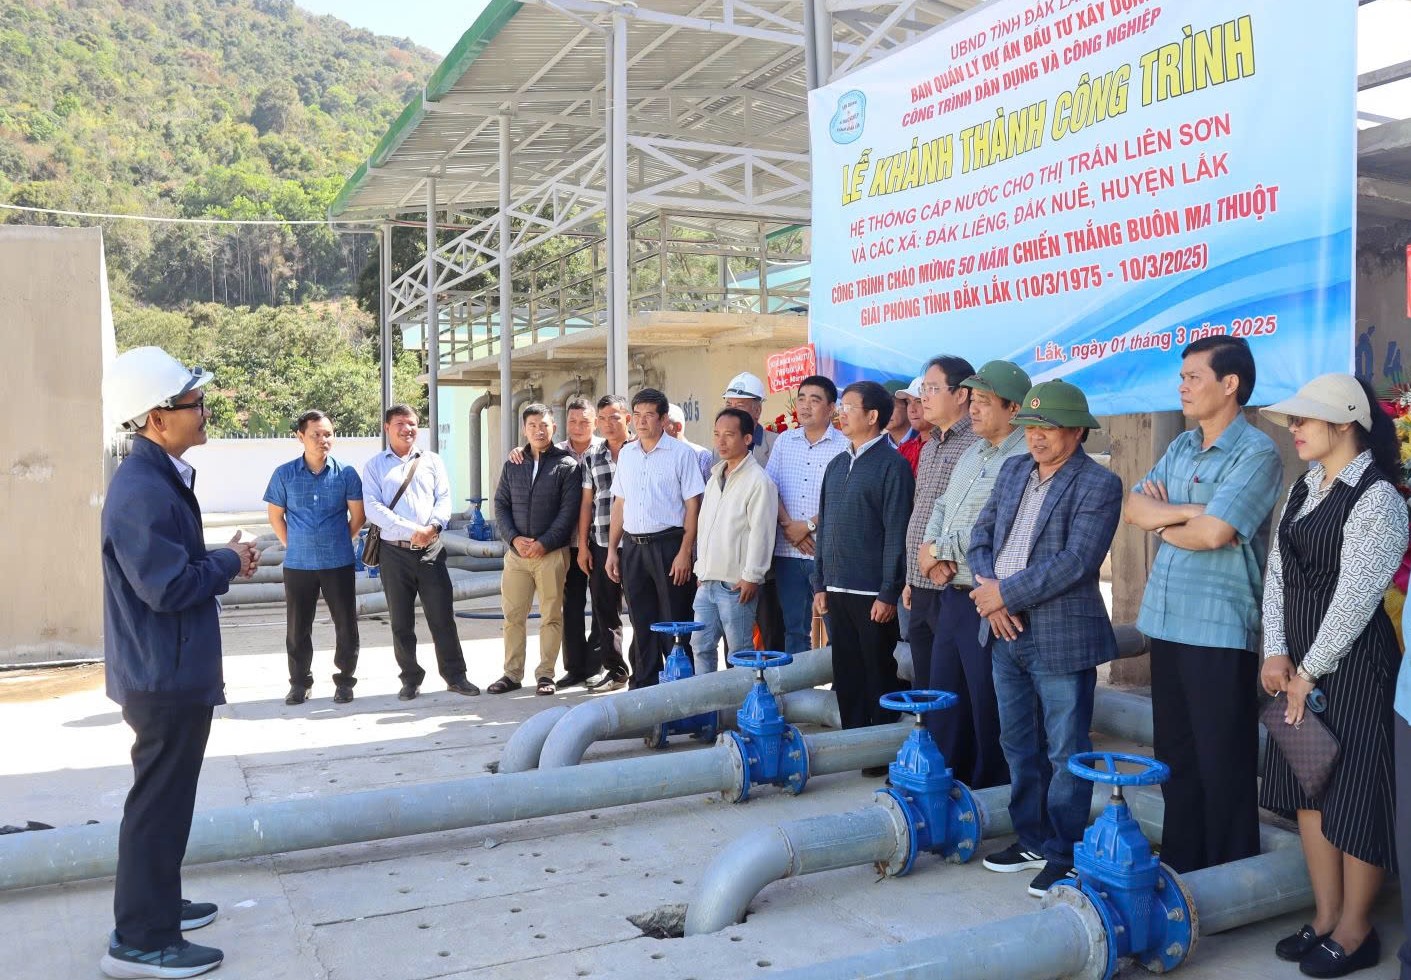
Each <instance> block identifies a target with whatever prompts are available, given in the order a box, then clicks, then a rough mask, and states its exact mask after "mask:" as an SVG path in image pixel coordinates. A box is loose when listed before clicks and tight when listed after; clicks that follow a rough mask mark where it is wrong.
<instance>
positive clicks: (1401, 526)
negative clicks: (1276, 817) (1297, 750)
mask: <svg viewBox="0 0 1411 980" xmlns="http://www.w3.org/2000/svg"><path fill="white" fill-rule="evenodd" d="M1262 411H1263V414H1264V415H1265V416H1266V417H1267V418H1269V419H1270V420H1272V421H1273V422H1276V423H1278V424H1280V425H1286V426H1288V429H1289V432H1290V433H1292V434H1293V441H1294V449H1295V450H1296V451H1297V452H1298V457H1299V459H1302V460H1304V461H1305V462H1307V463H1309V464H1310V465H1309V470H1308V473H1307V475H1306V476H1304V477H1303V478H1302V479H1300V480H1298V481H1296V482H1295V483H1294V485H1293V487H1292V489H1291V490H1290V491H1289V496H1288V502H1287V504H1286V505H1285V507H1284V511H1283V516H1282V517H1281V518H1280V520H1279V526H1278V532H1277V535H1276V536H1275V539H1274V542H1273V546H1272V548H1271V549H1270V552H1269V565H1268V572H1267V575H1266V578H1265V586H1264V667H1263V670H1262V672H1261V676H1260V681H1261V683H1262V684H1263V686H1264V689H1265V690H1266V691H1267V692H1268V693H1269V694H1272V695H1274V696H1276V697H1277V696H1280V695H1282V696H1283V697H1285V698H1286V700H1287V707H1286V711H1285V715H1284V723H1285V724H1289V725H1298V724H1301V723H1302V721H1303V717H1304V712H1305V711H1307V710H1308V696H1309V694H1310V693H1311V692H1312V691H1313V690H1314V689H1315V688H1316V689H1318V690H1320V691H1321V692H1322V694H1323V695H1324V696H1325V698H1326V702H1327V707H1326V708H1325V709H1324V710H1323V712H1322V714H1321V715H1320V719H1321V721H1322V722H1323V724H1324V725H1326V726H1327V728H1328V730H1329V731H1330V732H1332V734H1333V736H1334V737H1336V739H1337V740H1338V743H1339V745H1340V746H1341V749H1342V753H1341V758H1340V759H1339V761H1338V764H1337V767H1336V769H1335V770H1334V771H1333V775H1332V778H1331V781H1330V782H1329V783H1328V786H1327V788H1326V789H1325V790H1324V791H1323V793H1322V795H1321V796H1320V797H1319V798H1317V799H1313V798H1311V797H1309V796H1308V795H1307V794H1306V793H1305V792H1304V791H1303V790H1302V788H1301V787H1300V785H1299V783H1298V780H1297V779H1296V778H1295V776H1294V772H1293V769H1292V768H1291V767H1290V765H1289V763H1288V762H1287V761H1286V759H1285V758H1284V756H1283V754H1282V753H1281V752H1280V750H1279V748H1278V745H1277V744H1276V743H1275V742H1274V740H1273V739H1270V741H1269V744H1268V748H1267V750H1266V754H1265V759H1264V779H1263V782H1262V785H1261V788H1260V793H1259V802H1260V805H1261V806H1264V807H1266V808H1268V809H1270V810H1273V811H1274V812H1276V813H1279V814H1282V815H1284V816H1286V817H1291V816H1294V815H1296V816H1297V819H1298V828H1299V832H1300V836H1301V837H1302V841H1303V852H1304V856H1305V858H1306V859H1307V861H1308V873H1309V877H1310V878H1311V879H1312V881H1313V895H1314V900H1315V903H1316V912H1315V915H1314V918H1313V921H1312V922H1310V923H1308V924H1307V925H1305V926H1304V927H1303V928H1302V929H1300V930H1299V931H1298V932H1296V933H1294V934H1293V935H1291V936H1288V937H1286V938H1285V939H1282V940H1280V941H1279V943H1278V944H1277V945H1276V946H1275V948H1274V952H1275V954H1276V955H1277V956H1278V957H1279V958H1280V959H1285V960H1291V961H1297V962H1298V963H1299V969H1300V970H1301V971H1302V972H1303V973H1304V974H1306V975H1308V976H1313V977H1340V976H1344V975H1346V974H1348V973H1351V972H1353V971H1355V970H1361V969H1364V968H1366V967H1369V966H1372V965H1374V964H1375V963H1376V962H1377V960H1378V959H1379V958H1380V956H1381V942H1380V940H1379V939H1378V937H1377V931H1376V929H1374V928H1373V927H1372V923H1371V919H1370V915H1371V908H1372V903H1373V902H1374V901H1375V900H1376V897H1377V893H1378V892H1379V890H1380V889H1381V884H1382V879H1383V877H1384V876H1385V873H1386V872H1387V871H1389V870H1391V869H1392V868H1393V867H1394V866H1395V850H1396V836H1395V828H1394V821H1393V813H1392V811H1393V788H1392V768H1393V767H1392V717H1393V698H1394V692H1395V677H1396V669H1397V666H1398V664H1397V661H1398V653H1399V651H1398V649H1397V642H1396V635H1395V633H1394V632H1393V630H1392V624H1391V621H1390V620H1389V619H1388V618H1387V615H1386V612H1385V610H1384V609H1383V608H1382V594H1383V593H1384V592H1385V591H1386V588H1387V585H1388V584H1390V582H1391V578H1392V575H1393V574H1394V573H1395V571H1396V569H1397V567H1398V566H1399V565H1400V563H1401V556H1402V554H1403V553H1404V552H1405V550H1406V540H1407V537H1406V536H1407V514H1406V505H1405V503H1404V502H1403V501H1402V499H1401V496H1400V494H1398V493H1397V491H1396V488H1395V487H1394V486H1393V485H1392V482H1391V480H1390V479H1389V476H1390V475H1391V474H1394V473H1395V472H1396V471H1397V469H1398V467H1399V455H1398V450H1397V444H1396V436H1395V433H1394V431H1393V428H1392V423H1391V419H1390V418H1388V417H1387V416H1386V414H1385V413H1384V412H1382V411H1381V410H1380V408H1379V407H1378V406H1377V400H1376V398H1375V396H1373V394H1372V392H1371V390H1370V388H1368V386H1367V385H1366V383H1365V382H1362V381H1359V380H1358V379H1357V378H1354V377H1352V376H1351V375H1347V374H1325V375H1322V376H1321V377H1318V378H1314V379H1313V380H1312V381H1310V382H1309V383H1308V384H1306V385H1304V386H1303V387H1302V388H1301V389H1299V392H1298V394H1296V395H1294V397H1292V398H1289V399H1287V400H1285V401H1282V402H1279V403H1278V404H1276V405H1271V406H1269V407H1268V408H1265V409H1262Z"/></svg>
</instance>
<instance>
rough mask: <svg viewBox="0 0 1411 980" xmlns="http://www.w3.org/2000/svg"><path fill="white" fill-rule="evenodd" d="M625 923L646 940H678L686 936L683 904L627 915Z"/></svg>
mask: <svg viewBox="0 0 1411 980" xmlns="http://www.w3.org/2000/svg"><path fill="white" fill-rule="evenodd" d="M627 921H628V922H630V923H632V924H633V925H634V926H636V927H637V928H638V929H640V930H641V931H642V935H644V936H646V937H647V938H648V939H680V938H681V937H682V936H684V935H685V934H686V905H685V903H684V902H678V903H673V904H670V905H659V906H657V907H656V908H654V909H651V910H650V911H647V912H640V913H638V914H637V915H629V916H628V917H627Z"/></svg>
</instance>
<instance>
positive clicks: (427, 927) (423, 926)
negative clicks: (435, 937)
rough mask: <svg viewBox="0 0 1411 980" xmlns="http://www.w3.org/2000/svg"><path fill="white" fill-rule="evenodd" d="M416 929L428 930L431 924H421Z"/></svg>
mask: <svg viewBox="0 0 1411 980" xmlns="http://www.w3.org/2000/svg"><path fill="white" fill-rule="evenodd" d="M417 928H418V929H430V928H431V923H429V922H423V923H421V924H420V925H418V926H417Z"/></svg>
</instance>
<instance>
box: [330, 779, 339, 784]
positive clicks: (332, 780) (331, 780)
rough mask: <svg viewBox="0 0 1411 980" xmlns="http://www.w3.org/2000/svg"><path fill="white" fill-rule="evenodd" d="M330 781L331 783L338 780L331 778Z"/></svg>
mask: <svg viewBox="0 0 1411 980" xmlns="http://www.w3.org/2000/svg"><path fill="white" fill-rule="evenodd" d="M329 782H330V783H336V782H338V780H336V779H330V780H329Z"/></svg>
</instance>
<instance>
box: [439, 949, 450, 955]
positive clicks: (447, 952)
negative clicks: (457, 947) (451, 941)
mask: <svg viewBox="0 0 1411 980" xmlns="http://www.w3.org/2000/svg"><path fill="white" fill-rule="evenodd" d="M436 955H437V956H450V955H451V951H450V950H449V949H443V950H441V952H439V953H437V954H436Z"/></svg>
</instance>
